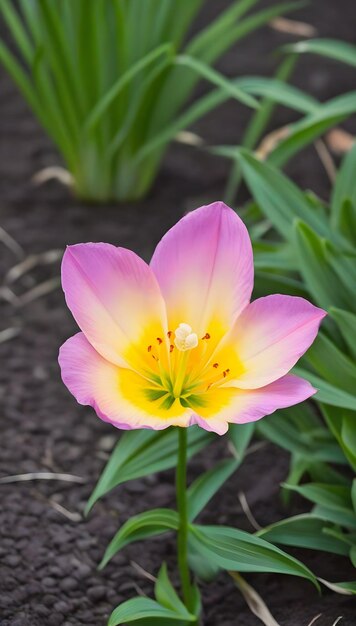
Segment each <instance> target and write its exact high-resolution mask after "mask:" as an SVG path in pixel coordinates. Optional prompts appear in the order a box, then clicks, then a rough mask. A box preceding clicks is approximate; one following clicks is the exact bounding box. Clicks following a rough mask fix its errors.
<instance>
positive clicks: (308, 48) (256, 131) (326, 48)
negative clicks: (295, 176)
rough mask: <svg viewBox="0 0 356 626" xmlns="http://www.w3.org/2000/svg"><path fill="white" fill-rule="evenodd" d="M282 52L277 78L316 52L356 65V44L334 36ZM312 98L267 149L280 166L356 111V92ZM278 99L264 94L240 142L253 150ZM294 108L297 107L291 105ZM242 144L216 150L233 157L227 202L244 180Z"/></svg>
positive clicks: (295, 46) (288, 74) (288, 75)
mask: <svg viewBox="0 0 356 626" xmlns="http://www.w3.org/2000/svg"><path fill="white" fill-rule="evenodd" d="M281 51H282V52H283V53H285V54H286V55H287V56H286V58H285V59H284V61H283V62H282V63H281V65H280V67H279V69H278V71H277V78H278V79H279V80H280V81H286V80H288V79H289V78H290V76H291V74H292V72H293V71H294V68H295V65H296V62H297V60H298V57H299V56H300V55H302V54H307V53H310V54H317V55H319V56H323V57H328V58H330V59H333V60H335V61H340V62H342V63H344V64H346V65H350V66H352V67H356V46H354V45H352V44H349V43H346V42H344V41H337V40H333V39H310V40H307V41H300V42H298V43H295V44H290V45H286V46H284V47H283V48H282V49H281ZM309 98H310V106H309V110H308V107H306V108H305V113H306V114H305V116H304V117H303V118H302V119H300V120H297V121H296V122H293V123H291V124H289V125H288V126H287V127H286V128H285V129H284V132H282V133H281V134H280V137H278V140H277V141H275V142H274V143H275V145H273V146H272V147H271V149H270V150H269V151H268V154H267V155H266V156H267V160H268V162H269V163H272V164H273V165H276V166H277V167H279V168H281V167H284V166H285V165H286V164H287V163H288V162H289V160H290V159H291V158H292V157H293V156H295V155H296V154H298V153H299V152H300V151H301V150H303V149H304V148H306V147H307V146H309V145H310V144H311V143H313V142H314V141H315V140H317V139H318V138H319V137H320V136H321V135H323V134H324V133H325V132H326V131H327V130H329V129H330V128H332V127H333V126H336V125H337V124H340V123H341V122H343V121H345V120H346V119H347V118H348V117H350V116H351V115H353V114H354V113H356V91H350V92H349V93H345V94H341V95H339V96H336V97H335V98H332V99H331V100H329V101H327V102H324V103H322V104H320V103H318V102H317V101H316V100H314V106H313V104H312V99H311V97H310V96H309ZM275 103H276V100H272V99H271V98H269V97H265V98H264V99H263V101H262V102H261V104H260V107H259V109H258V110H257V111H256V112H255V113H254V115H253V116H252V118H251V121H250V123H249V125H248V126H247V129H246V131H245V134H244V137H243V138H242V141H241V146H242V147H244V148H247V149H249V150H252V149H254V148H256V146H257V143H258V141H259V140H260V139H261V137H262V134H263V131H264V130H265V129H266V127H267V124H268V122H269V121H270V119H271V117H272V114H273V112H274V109H275ZM290 108H291V109H293V108H295V107H293V106H290ZM239 149H240V146H238V147H234V146H219V147H218V148H214V149H213V152H215V153H217V154H220V155H221V156H226V157H229V158H231V159H232V160H233V165H232V168H231V172H230V174H229V177H228V181H227V185H226V190H225V201H226V202H227V203H228V204H233V202H234V201H235V199H236V195H237V192H238V189H239V186H240V182H241V179H242V171H241V166H240V161H239V158H238V153H239Z"/></svg>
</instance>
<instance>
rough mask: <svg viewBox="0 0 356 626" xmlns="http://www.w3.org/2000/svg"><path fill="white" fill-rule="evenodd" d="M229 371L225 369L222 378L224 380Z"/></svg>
mask: <svg viewBox="0 0 356 626" xmlns="http://www.w3.org/2000/svg"><path fill="white" fill-rule="evenodd" d="M229 372H230V370H229V369H227V370H225V371H224V372H223V377H224V378H226V376H227V375H228V374H229Z"/></svg>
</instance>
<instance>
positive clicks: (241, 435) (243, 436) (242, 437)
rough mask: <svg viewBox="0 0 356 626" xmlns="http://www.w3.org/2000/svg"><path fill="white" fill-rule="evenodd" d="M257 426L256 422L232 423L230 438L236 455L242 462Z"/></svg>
mask: <svg viewBox="0 0 356 626" xmlns="http://www.w3.org/2000/svg"><path fill="white" fill-rule="evenodd" d="M255 428H256V424H255V422H250V423H249V424H230V427H229V439H230V441H231V443H232V445H233V449H234V455H235V456H236V458H237V460H238V461H239V462H240V463H241V461H242V460H243V458H244V456H245V452H246V450H247V446H248V445H249V443H250V441H251V439H252V437H253V433H254V432H255Z"/></svg>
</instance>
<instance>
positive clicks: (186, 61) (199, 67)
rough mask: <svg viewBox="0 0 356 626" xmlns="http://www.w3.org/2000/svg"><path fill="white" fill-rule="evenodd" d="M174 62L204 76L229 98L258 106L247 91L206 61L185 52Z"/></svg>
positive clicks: (252, 106) (250, 105)
mask: <svg viewBox="0 0 356 626" xmlns="http://www.w3.org/2000/svg"><path fill="white" fill-rule="evenodd" d="M174 62H175V64H177V65H180V66H185V67H189V68H190V69H192V70H194V72H196V73H197V74H198V75H199V76H200V77H201V78H205V79H206V80H208V81H209V82H210V83H212V84H213V85H215V86H216V87H220V88H221V89H222V90H223V91H225V92H226V94H228V95H229V96H230V97H231V98H235V100H238V101H239V102H242V103H243V104H245V105H246V106H249V107H251V108H253V109H256V108H258V102H257V100H256V99H255V98H253V97H252V96H250V95H249V94H248V93H245V91H244V90H243V89H240V87H238V86H237V85H236V84H234V83H233V82H232V81H229V80H228V79H227V78H225V76H223V75H222V74H220V72H217V71H216V70H214V69H212V68H211V67H209V65H207V64H206V63H203V62H202V61H199V60H198V59H195V58H194V57H192V56H189V55H187V54H181V55H179V56H177V57H176V59H175V61H174Z"/></svg>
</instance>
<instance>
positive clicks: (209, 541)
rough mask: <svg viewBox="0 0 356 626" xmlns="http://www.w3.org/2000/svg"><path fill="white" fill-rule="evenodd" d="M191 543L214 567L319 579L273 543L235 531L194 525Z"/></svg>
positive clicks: (226, 528) (191, 528)
mask: <svg viewBox="0 0 356 626" xmlns="http://www.w3.org/2000/svg"><path fill="white" fill-rule="evenodd" d="M190 542H191V545H193V546H194V548H195V549H196V551H197V552H200V553H201V554H202V555H203V556H204V557H205V558H206V559H209V560H210V561H211V562H212V563H213V564H214V565H216V566H217V567H220V568H222V569H226V570H232V571H239V572H274V573H280V574H291V575H294V576H301V577H302V578H307V579H308V580H310V581H312V582H313V583H314V584H315V585H317V582H316V579H315V576H314V575H313V574H312V572H311V571H310V570H309V569H308V568H307V567H305V565H303V564H302V563H300V562H299V561H297V559H294V558H293V557H291V556H289V555H288V554H286V553H285V552H283V551H282V550H280V549H279V548H276V547H275V546H273V545H272V544H270V543H268V542H267V541H264V540H263V539H260V538H259V537H256V536H254V535H250V534H248V533H246V532H243V531H241V530H236V529H235V528H228V527H226V526H197V525H190Z"/></svg>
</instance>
